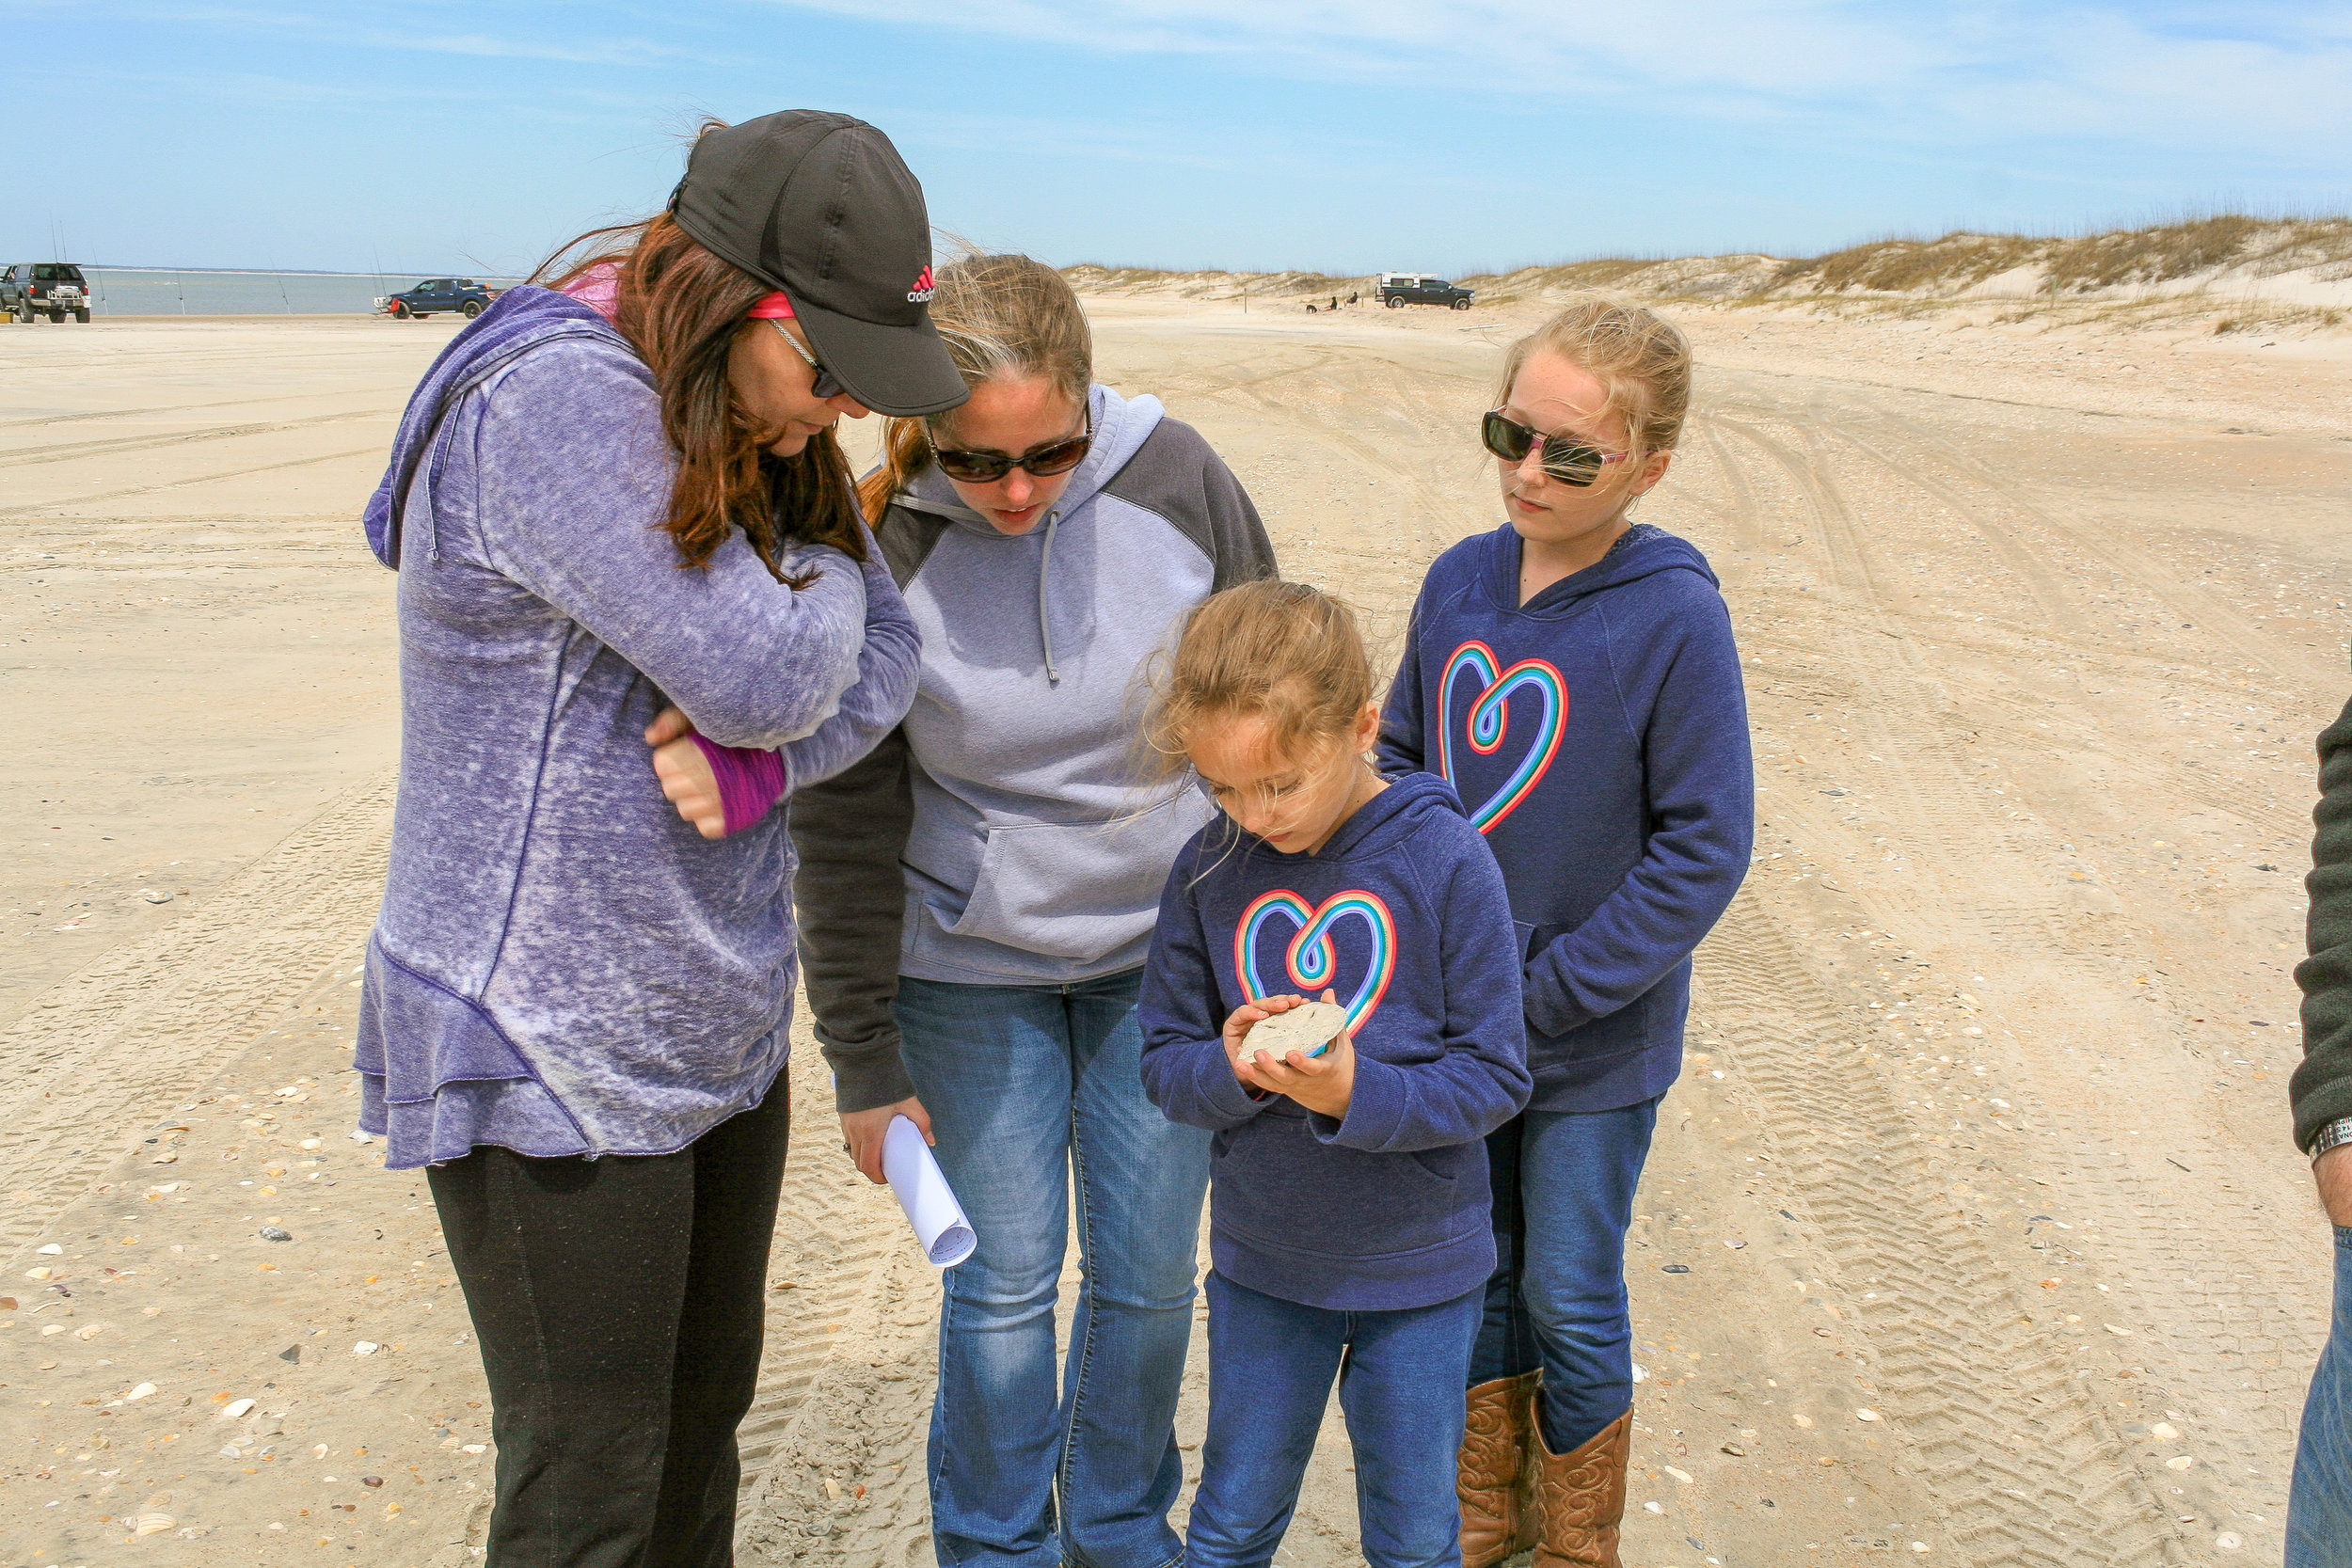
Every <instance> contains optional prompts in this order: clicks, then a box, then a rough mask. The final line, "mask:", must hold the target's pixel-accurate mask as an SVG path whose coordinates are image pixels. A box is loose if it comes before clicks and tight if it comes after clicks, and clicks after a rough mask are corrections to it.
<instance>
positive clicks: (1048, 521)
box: [1037, 511, 1061, 686]
mask: <svg viewBox="0 0 2352 1568" xmlns="http://www.w3.org/2000/svg"><path fill="white" fill-rule="evenodd" d="M1060 522H1061V514H1060V513H1059V512H1058V511H1054V512H1048V513H1046V514H1045V550H1044V553H1043V554H1042V555H1041V556H1039V557H1038V562H1037V634H1038V636H1039V637H1040V638H1041V639H1042V640H1043V641H1044V643H1045V684H1046V685H1048V686H1059V685H1060V684H1061V672H1060V671H1059V670H1057V669H1055V668H1054V627H1053V624H1052V623H1051V622H1050V621H1048V620H1047V619H1046V618H1045V573H1046V569H1047V568H1048V567H1050V566H1052V565H1053V563H1054V530H1055V528H1056V527H1057V526H1058V525H1059V524H1060Z"/></svg>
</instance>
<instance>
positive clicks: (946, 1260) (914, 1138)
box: [882, 1117, 980, 1269]
mask: <svg viewBox="0 0 2352 1568" xmlns="http://www.w3.org/2000/svg"><path fill="white" fill-rule="evenodd" d="M882 1175H883V1176H884V1177H885V1178H886V1179H888V1180H889V1182H890V1190H891V1191H892V1192H893V1193H896V1194H897V1195H898V1207H899V1208H901V1209H903V1210H905V1211H906V1212H907V1223H908V1224H909V1225H912V1226H913V1227H914V1239H915V1240H916V1241H918V1242H920V1243H923V1256H924V1257H926V1258H929V1259H930V1260H931V1261H932V1262H933V1263H934V1264H936V1265H937V1266H939V1267H940V1268H943V1269H952V1268H954V1267H955V1266H956V1265H957V1264H958V1263H961V1262H962V1261H963V1260H964V1259H967V1258H969V1257H971V1256H972V1251H973V1249H974V1248H975V1247H977V1246H978V1245H979V1244H980V1239H979V1238H978V1237H977V1236H975V1235H974V1234H972V1222H971V1221H970V1220H967V1219H965V1218H964V1217H963V1205H961V1203H958V1202H957V1201H956V1195H955V1194H954V1193H953V1192H952V1191H950V1190H949V1189H948V1186H947V1179H946V1177H945V1176H943V1175H941V1174H940V1169H939V1162H938V1161H937V1160H934V1159H932V1158H931V1146H930V1145H929V1144H927V1143H925V1142H924V1141H923V1133H922V1131H921V1130H920V1129H919V1128H917V1127H916V1126H915V1125H914V1123H913V1122H911V1121H909V1120H908V1119H907V1118H906V1117H891V1118H890V1127H889V1130H888V1131H886V1132H883V1133H882Z"/></svg>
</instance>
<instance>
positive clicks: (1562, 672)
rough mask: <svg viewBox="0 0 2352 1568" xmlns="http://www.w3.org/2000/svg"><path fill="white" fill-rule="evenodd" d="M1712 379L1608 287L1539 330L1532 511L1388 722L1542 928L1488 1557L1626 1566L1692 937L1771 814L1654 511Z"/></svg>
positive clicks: (1721, 615)
mask: <svg viewBox="0 0 2352 1568" xmlns="http://www.w3.org/2000/svg"><path fill="white" fill-rule="evenodd" d="M1690 393H1691V351H1690V347H1689V345H1688V344H1687V343H1685V342H1684V341H1683V337H1682V334H1681V333H1680V332H1678V331H1677V330H1676V329H1675V328H1674V326H1673V325H1670V324H1669V323H1667V322H1665V321H1663V320H1661V318H1660V317H1658V316H1657V315H1656V314H1654V313H1653V312H1651V311H1649V310H1647V309H1644V308H1643V307H1641V306H1639V305H1634V304H1630V303H1625V302H1619V301H1614V300H1610V299H1605V298H1599V297H1591V298H1587V299H1584V300H1581V301H1579V302H1577V303H1575V304H1573V305H1571V306H1569V307H1568V308H1567V309H1563V310H1562V311H1560V312H1559V314H1557V315H1555V316H1554V317H1552V319H1551V320H1549V321H1548V322H1546V323H1544V324H1543V325H1541V326H1539V327H1537V328H1536V329H1535V330H1534V332H1532V333H1530V334H1529V335H1528V336H1527V337H1525V338H1522V339H1521V340H1519V341H1518V342H1517V343H1515V344H1513V345H1512V347H1511V349H1510V351H1509V353H1508V354H1507V355H1506V356H1505V360H1504V365H1503V372H1502V377H1501V382H1500V385H1499V386H1498V387H1497V388H1496V392H1495V398H1494V403H1493V404H1492V406H1491V407H1490V408H1489V410H1488V412H1487V413H1486V416H1485V418H1484V419H1483V420H1481V422H1480V430H1479V439H1480V440H1481V442H1482V444H1484V445H1485V447H1486V450H1487V451H1489V452H1490V453H1492V454H1493V455H1494V456H1495V458H1496V459H1497V461H1498V463H1499V465H1500V467H1499V470H1498V488H1499V490H1500V494H1499V495H1498V497H1497V499H1498V500H1499V501H1500V502H1501V508H1502V513H1503V516H1504V520H1503V522H1502V524H1501V526H1499V527H1497V528H1496V529H1494V530H1493V531H1490V532H1487V533H1484V534H1480V535H1478V536H1476V537H1473V538H1470V539H1466V540H1464V541H1463V542H1462V543H1461V544H1459V545H1456V546H1454V548H1452V549H1450V550H1448V551H1447V552H1446V553H1445V554H1444V555H1442V556H1440V557H1439V558H1438V561H1437V562H1436V563H1435V564H1433V565H1432V566H1431V567H1430V568H1429V575H1428V578H1427V579H1426V580H1425V581H1424V582H1423V583H1422V590H1421V594H1420V597H1419V598H1418V599H1417V600H1416V601H1415V603H1414V606H1413V619H1412V626H1411V630H1410V632H1409V634H1408V638H1407V643H1406V652H1405V657H1404V662H1403V664H1402V666H1401V667H1400V668H1399V669H1398V671H1397V674H1396V680H1395V682H1394V683H1393V684H1392V685H1391V688H1390V691H1389V701H1388V705H1387V709H1386V712H1385V714H1384V715H1383V721H1382V725H1381V738H1380V754H1381V766H1382V767H1383V768H1387V769H1389V770H1391V771H1392V772H1398V773H1403V772H1406V771H1408V770H1411V769H1416V768H1429V769H1431V770H1432V771H1434V772H1437V773H1439V774H1441V775H1442V776H1444V777H1445V778H1447V779H1448V780H1450V781H1451V782H1452V783H1453V784H1454V787H1455V788H1456V789H1458V790H1459V791H1460V792H1461V797H1462V804H1463V807H1464V809H1465V810H1467V811H1468V812H1469V813H1470V821H1471V823H1472V824H1474V825H1475V826H1476V828H1477V830H1478V831H1479V832H1481V833H1483V834H1485V835H1486V842H1487V843H1488V844H1489V845H1490V846H1492V847H1493V849H1494V852H1495V858H1496V860H1497V861H1498V862H1499V863H1501V865H1502V877H1503V880H1504V882H1505V883H1506V884H1507V886H1508V889H1509V897H1510V906H1511V914H1512V916H1513V918H1514V919H1516V920H1517V921H1518V923H1519V927H1520V930H1521V931H1522V933H1523V935H1524V938H1525V970H1524V977H1525V991H1526V999H1527V1059H1528V1067H1529V1069H1531V1071H1532V1072H1533V1073H1534V1080H1535V1092H1534V1098H1533V1099H1532V1100H1531V1101H1529V1102H1528V1107H1527V1110H1526V1112H1525V1113H1524V1114H1523V1115H1521V1116H1519V1117H1515V1118H1513V1120H1512V1121H1511V1122H1510V1123H1509V1124H1508V1125H1507V1126H1504V1127H1502V1128H1500V1129H1498V1130H1497V1131H1496V1132H1495V1133H1494V1135H1493V1136H1491V1137H1490V1138H1488V1139H1487V1144H1486V1148H1487V1154H1488V1157H1489V1160H1490V1161H1491V1163H1492V1165H1493V1169H1494V1172H1495V1202H1494V1219H1495V1245H1496V1251H1497V1254H1498V1257H1499V1258H1500V1259H1501V1261H1500V1264H1499V1266H1498V1267H1497V1269H1496V1271H1495V1275H1494V1277H1493V1279H1492V1280H1490V1281H1489V1283H1488V1287H1487V1299H1486V1322H1485V1324H1484V1326H1483V1327H1482V1329H1481V1331H1480V1334H1479V1339H1478V1349H1477V1353H1476V1355H1475V1357H1474V1359H1473V1365H1472V1370H1471V1374H1470V1380H1469V1381H1470V1389H1469V1406H1470V1441H1469V1442H1468V1443H1466V1444H1465V1445H1464V1447H1463V1449H1462V1456H1461V1474H1460V1491H1461V1501H1462V1530H1463V1559H1464V1561H1465V1562H1466V1563H1467V1564H1468V1565H1469V1568H1487V1565H1489V1564H1492V1563H1496V1562H1500V1561H1501V1560H1502V1559H1504V1558H1506V1557H1508V1556H1510V1555H1511V1554H1512V1553H1514V1552H1517V1551H1521V1550H1524V1549H1525V1548H1527V1547H1528V1546H1531V1545H1533V1546H1535V1547H1537V1551H1538V1555H1537V1559H1536V1560H1537V1561H1538V1562H1540V1563H1544V1564H1547V1565H1549V1564H1562V1565H1565V1564H1570V1563H1574V1564H1580V1565H1589V1568H1615V1565H1616V1563H1617V1545H1616V1543H1617V1529H1618V1521H1619V1518H1620V1516H1621V1515H1622V1514H1623V1513H1624V1509H1625V1474H1626V1459H1627V1454H1628V1451H1629V1445H1630V1433H1631V1425H1632V1412H1631V1408H1630V1407H1631V1404H1632V1393H1633V1381H1632V1331H1631V1325H1630V1323H1629V1320H1628V1318H1627V1312H1626V1291H1625V1232H1626V1227H1627V1224H1628V1222H1629V1219H1630V1217H1631V1207H1632V1202H1633V1190H1634V1186H1635V1184H1636V1183H1637V1182H1638V1181H1639V1180H1640V1179H1641V1174H1642V1164H1643V1161H1644V1159H1645V1156H1646V1155H1647V1153H1648V1151H1649V1142H1650V1132H1651V1129H1652V1128H1653V1126H1654V1125H1655V1123H1656V1119H1657V1115H1658V1102H1659V1101H1660V1099H1661V1097H1662V1096H1663V1095H1664V1094H1665V1091H1666V1089H1667V1087H1668V1085H1671V1084H1673V1082H1674V1081H1675V1078H1676V1077H1677V1074H1678V1073H1679V1072H1680V1070H1681V1067H1682V1025H1683V1019H1684V1016H1685V1014H1686V1013H1687V1012H1688V1011H1689V1008H1690V1000H1691V952H1692V949H1693V948H1695V947H1696V946H1697V945H1698V943H1699V941H1700V939H1701V938H1703V937H1705V936H1706V935H1707V932H1708V928H1709V927H1712V926H1713V925H1714V923H1715V921H1716V918H1717V917H1718V916H1720V915H1721V914H1722V913H1723V911H1724V906H1725V905H1727V904H1728V903H1729V902H1730V901H1731V895H1732V894H1733V893H1734V892H1736V891H1737V890H1738V888H1739V886H1740V878H1741V877H1742V876H1743V875H1744V874H1745V873H1746V870H1747V863H1748V851H1749V847H1750V844H1751V842H1752V840H1753V837H1754V828H1755V795H1756V785H1755V778H1754V774H1753V771H1752V768H1751V765H1750V759H1749V750H1748V729H1747V705H1746V699H1745V697H1744V695H1743V693H1742V690H1741V687H1740V653H1739V649H1738V648H1737V647H1736V646H1735V645H1734V644H1733V641H1732V636H1731V617H1730V614H1729V612H1728V611H1727V610H1725V609H1724V600H1723V595H1722V594H1721V593H1720V592H1718V590H1717V587H1716V582H1715V574H1714V573H1713V571H1711V570H1710V569H1709V568H1708V564H1707V558H1706V557H1705V556H1703V555H1701V554H1700V553H1699V551H1698V549H1697V547H1696V546H1693V545H1692V544H1690V543H1689V542H1688V541H1687V540H1683V539H1678V538H1677V537H1675V536H1674V535H1673V534H1671V533H1668V532H1666V531H1664V530H1662V529H1660V528H1656V527H1653V526H1651V525H1649V524H1646V523H1639V522H1636V521H1634V520H1633V518H1632V517H1631V516H1629V515H1628V512H1629V508H1630V507H1631V506H1632V505H1633V503H1634V501H1635V500H1637V499H1639V498H1640V497H1642V496H1644V495H1645V494H1647V493H1648V492H1649V491H1650V490H1651V489H1652V488H1653V487H1654V486H1656V485H1657V484H1658V483H1660V482H1661V481H1662V480H1663V479H1664V478H1665V477H1666V472H1667V468H1668V467H1669V466H1670V465H1671V463H1672V462H1673V457H1674V448H1675V443H1676V441H1677V438H1678V437H1679V436H1680V435H1681V431H1682V420H1683V414H1684V410H1685V409H1686V408H1687V406H1688V404H1689V400H1690ZM1467 435H1468V432H1465V436H1467ZM1539 1482H1540V1484H1539Z"/></svg>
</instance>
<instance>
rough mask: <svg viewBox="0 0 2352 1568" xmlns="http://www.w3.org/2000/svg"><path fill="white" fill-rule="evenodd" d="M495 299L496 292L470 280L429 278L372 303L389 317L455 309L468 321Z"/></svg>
mask: <svg viewBox="0 0 2352 1568" xmlns="http://www.w3.org/2000/svg"><path fill="white" fill-rule="evenodd" d="M498 296H499V291H498V290H496V289H485V288H484V287H483V286H482V285H481V284H479V283H477V282H475V281H474V280H473V279H472V278H470V277H428V278H426V279H425V280H424V281H423V282H421V283H420V284H418V285H417V286H416V287H415V288H413V289H404V290H402V291H401V292H400V293H396V294H386V295H384V296H383V297H382V298H381V299H378V300H377V301H376V302H375V308H376V309H378V310H380V311H382V312H383V313H384V314H386V315H388V316H417V317H423V316H430V315H433V314H434V313H436V312H437V311H441V310H454V311H456V312H457V313H458V314H459V315H461V316H463V317H465V318H466V319H467V320H468V321H471V320H472V319H473V318H474V317H476V316H478V315H480V314H482V312H483V311H485V310H487V309H489V308H490V306H491V303H492V302H493V301H495V300H496V299H497V298H498Z"/></svg>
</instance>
